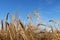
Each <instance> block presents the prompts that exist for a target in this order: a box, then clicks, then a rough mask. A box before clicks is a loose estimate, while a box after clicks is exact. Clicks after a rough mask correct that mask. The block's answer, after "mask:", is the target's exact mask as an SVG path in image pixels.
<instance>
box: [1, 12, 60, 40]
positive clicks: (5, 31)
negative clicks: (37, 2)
mask: <svg viewBox="0 0 60 40" xmlns="http://www.w3.org/2000/svg"><path fill="white" fill-rule="evenodd" d="M8 16H9V13H7V15H6V18H5V22H4V21H3V20H1V29H0V40H60V30H59V29H58V28H60V26H59V23H57V21H55V20H49V22H52V23H55V24H58V25H57V27H54V26H52V25H48V24H41V22H40V16H39V15H38V14H37V12H35V11H34V16H35V17H36V18H37V21H38V24H36V25H34V24H33V20H32V16H31V15H30V14H27V18H28V19H29V20H30V21H29V22H28V23H27V24H25V25H24V24H23V22H22V21H21V20H20V19H17V18H16V17H15V15H14V14H12V17H11V21H10V22H8ZM4 23H5V24H4ZM42 26H45V27H48V28H50V30H49V31H48V29H46V28H45V29H41V28H40V27H42Z"/></svg>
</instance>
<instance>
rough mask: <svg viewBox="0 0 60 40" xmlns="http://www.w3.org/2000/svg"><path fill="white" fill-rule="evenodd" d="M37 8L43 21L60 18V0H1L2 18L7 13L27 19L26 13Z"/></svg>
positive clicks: (0, 13)
mask: <svg viewBox="0 0 60 40" xmlns="http://www.w3.org/2000/svg"><path fill="white" fill-rule="evenodd" d="M33 10H37V11H38V12H39V15H40V17H41V19H42V21H43V22H47V21H48V20H49V19H59V18H60V0H0V19H3V20H4V19H5V15H6V13H8V12H9V13H10V14H9V17H10V15H11V14H12V13H14V14H16V13H17V12H18V16H20V19H21V20H24V21H25V22H26V21H27V17H26V14H27V13H28V12H30V14H31V15H33V13H32V12H33Z"/></svg>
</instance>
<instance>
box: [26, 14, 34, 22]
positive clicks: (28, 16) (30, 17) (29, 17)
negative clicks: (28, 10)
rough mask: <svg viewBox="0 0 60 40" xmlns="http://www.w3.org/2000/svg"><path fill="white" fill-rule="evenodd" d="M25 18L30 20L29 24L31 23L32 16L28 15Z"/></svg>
mask: <svg viewBox="0 0 60 40" xmlns="http://www.w3.org/2000/svg"><path fill="white" fill-rule="evenodd" d="M27 18H28V19H29V20H30V23H32V22H33V21H32V16H31V15H30V14H27Z"/></svg>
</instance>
